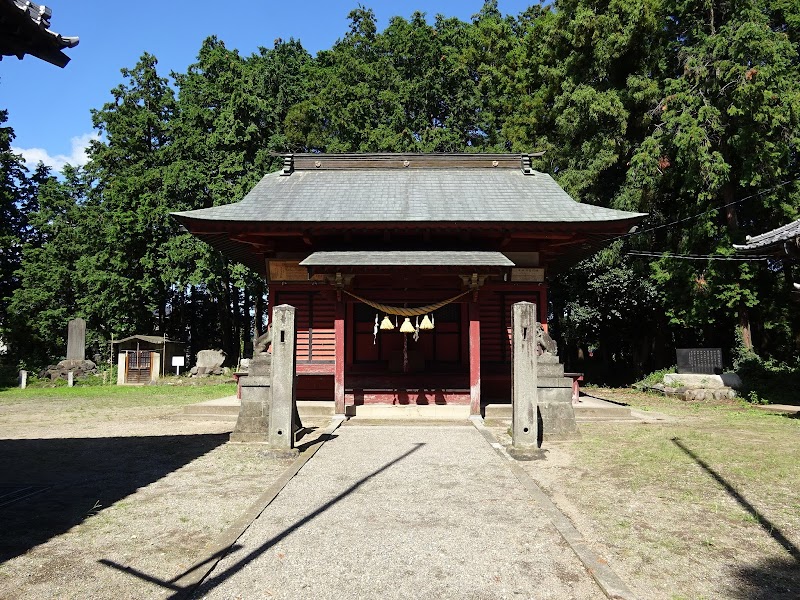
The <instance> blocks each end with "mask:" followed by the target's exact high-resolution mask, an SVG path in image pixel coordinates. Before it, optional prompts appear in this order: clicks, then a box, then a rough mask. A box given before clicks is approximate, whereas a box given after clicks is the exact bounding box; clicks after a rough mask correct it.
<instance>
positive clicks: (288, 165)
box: [281, 154, 294, 175]
mask: <svg viewBox="0 0 800 600" xmlns="http://www.w3.org/2000/svg"><path fill="white" fill-rule="evenodd" d="M293 171H294V154H284V156H283V172H282V173H281V175H291V174H292V172H293Z"/></svg>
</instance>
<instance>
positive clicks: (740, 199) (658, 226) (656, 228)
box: [611, 179, 800, 242]
mask: <svg viewBox="0 0 800 600" xmlns="http://www.w3.org/2000/svg"><path fill="white" fill-rule="evenodd" d="M797 181H800V180H798V179H789V180H787V181H782V182H781V183H778V184H776V185H774V186H772V187H771V188H767V189H766V190H761V191H760V192H756V193H755V194H750V195H749V196H745V197H744V198H739V199H738V200H734V201H733V202H728V203H727V204H723V205H721V206H715V207H713V208H709V209H708V210H704V211H703V212H700V213H697V214H696V215H692V216H690V217H684V218H683V219H678V220H676V221H672V222H671V223H663V224H662V225H655V226H653V227H650V228H649V229H642V230H641V231H638V230H637V231H632V232H629V233H623V234H622V235H620V236H618V237H616V238H613V239H612V240H611V241H612V242H614V241H616V240H618V239H621V238H625V237H631V236H634V235H642V234H645V233H650V232H651V231H656V230H658V229H663V228H665V227H672V226H673V225H678V224H680V223H684V222H686V221H691V220H693V219H696V218H697V217H702V216H703V215H707V214H708V213H711V212H715V211H718V210H720V209H723V208H728V207H729V206H734V205H736V204H739V203H740V202H744V201H745V200H750V199H752V198H757V197H758V196H763V195H764V194H767V193H769V192H773V191H775V190H777V189H780V188H782V187H784V186H786V185H789V184H790V183H795V182H797Z"/></svg>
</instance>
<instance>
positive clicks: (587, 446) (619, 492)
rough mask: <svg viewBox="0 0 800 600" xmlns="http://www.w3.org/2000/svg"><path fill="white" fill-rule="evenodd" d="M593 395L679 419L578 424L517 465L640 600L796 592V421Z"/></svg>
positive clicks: (727, 407)
mask: <svg viewBox="0 0 800 600" xmlns="http://www.w3.org/2000/svg"><path fill="white" fill-rule="evenodd" d="M590 393H595V394H597V395H598V396H601V397H604V398H608V399H613V400H617V401H623V402H627V403H630V404H631V405H632V406H634V407H637V408H639V409H644V410H651V411H660V412H663V413H667V414H669V415H670V416H672V417H675V418H674V419H673V420H671V422H668V423H659V424H653V423H650V424H644V423H641V422H595V423H583V424H581V425H580V430H581V438H580V439H578V440H570V441H564V442H545V444H544V446H543V447H544V449H545V450H546V453H547V455H546V456H547V458H546V460H543V461H535V462H528V463H520V464H522V465H523V466H524V468H525V469H526V470H527V471H528V473H529V474H530V475H531V476H532V477H533V478H534V479H535V480H536V481H537V483H539V485H540V486H541V487H542V489H544V490H545V491H546V492H547V494H548V495H549V496H550V497H551V498H552V499H553V500H554V502H555V503H556V505H557V506H558V507H559V508H560V509H561V510H562V511H563V512H564V513H565V514H566V515H567V516H568V517H569V518H570V519H571V520H572V521H573V523H574V524H575V525H576V527H577V528H578V529H579V530H580V531H581V533H582V534H583V535H584V536H585V537H586V539H587V541H589V543H590V544H591V545H592V547H593V548H594V549H595V550H596V551H597V552H598V553H600V554H601V555H602V556H603V557H604V558H605V559H606V560H608V561H609V563H610V564H611V566H612V568H614V570H615V571H617V573H618V575H620V577H622V579H623V580H624V581H625V582H626V583H627V584H628V585H629V586H630V587H631V588H632V590H633V591H634V592H635V593H636V594H637V595H638V596H639V597H640V598H643V599H644V598H647V599H669V600H679V599H692V600H695V599H697V600H700V599H712V598H714V599H716V598H732V599H742V600H744V599H747V600H767V599H770V600H783V599H785V600H789V599H797V598H800V550H799V548H800V496H799V494H800V462H798V458H800V446H798V442H800V420H798V419H792V418H787V417H785V416H776V415H765V414H761V413H760V412H758V411H756V410H754V409H750V408H748V407H745V406H743V405H742V404H740V403H739V402H736V401H734V402H728V403H717V404H702V405H699V404H687V403H684V402H681V401H679V400H670V399H665V398H660V397H658V396H652V395H649V394H637V393H634V392H631V391H621V390H590ZM492 431H493V433H494V434H495V435H496V436H497V437H498V439H499V440H500V441H501V443H504V444H508V443H510V441H511V440H510V437H509V435H508V431H507V427H502V426H494V427H492Z"/></svg>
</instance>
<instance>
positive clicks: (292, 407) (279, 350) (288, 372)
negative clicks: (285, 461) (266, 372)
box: [269, 304, 297, 450]
mask: <svg viewBox="0 0 800 600" xmlns="http://www.w3.org/2000/svg"><path fill="white" fill-rule="evenodd" d="M296 345H297V318H296V314H295V308H294V307H293V306H289V305H288V304H281V305H280V306H276V307H275V308H274V309H273V310H272V403H271V406H270V415H269V445H270V447H272V448H274V449H276V450H291V449H292V448H294V436H295V432H296V428H297V420H296V419H295V415H296V413H297V396H296V382H297V357H296V355H295V346H296Z"/></svg>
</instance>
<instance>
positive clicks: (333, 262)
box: [300, 251, 514, 267]
mask: <svg viewBox="0 0 800 600" xmlns="http://www.w3.org/2000/svg"><path fill="white" fill-rule="evenodd" d="M300 264H301V265H302V266H304V267H338V266H342V267H358V266H370V267H371V266H387V267H394V266H402V267H438V266H464V267H513V266H514V263H513V262H511V261H510V260H509V259H508V258H507V257H506V256H505V255H503V254H502V253H500V252H476V251H444V252H442V251H438V252H419V251H375V252H373V251H352V252H350V251H346V252H314V253H313V254H311V255H310V256H309V257H308V258H306V259H305V260H304V261H303V262H301V263H300Z"/></svg>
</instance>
